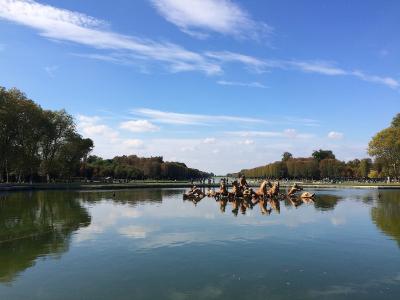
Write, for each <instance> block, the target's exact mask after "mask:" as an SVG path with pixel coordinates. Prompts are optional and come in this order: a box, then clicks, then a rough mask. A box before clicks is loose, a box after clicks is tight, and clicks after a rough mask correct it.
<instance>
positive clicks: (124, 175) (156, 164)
mask: <svg viewBox="0 0 400 300" xmlns="http://www.w3.org/2000/svg"><path fill="white" fill-rule="evenodd" d="M85 172H86V177H88V178H107V177H110V178H119V179H126V180H132V179H136V180H137V179H157V180H160V179H167V180H183V179H199V178H208V177H211V176H213V174H212V173H207V172H203V171H200V170H197V169H193V168H188V167H187V166H186V165H185V164H184V163H180V162H168V161H167V162H166V161H164V160H163V157H162V156H156V157H138V156H136V155H129V156H126V155H124V156H116V157H114V158H113V159H103V158H101V157H98V156H90V157H88V160H87V164H86V166H85Z"/></svg>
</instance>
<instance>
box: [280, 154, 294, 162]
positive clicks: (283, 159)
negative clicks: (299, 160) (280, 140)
mask: <svg viewBox="0 0 400 300" xmlns="http://www.w3.org/2000/svg"><path fill="white" fill-rule="evenodd" d="M291 158H293V155H292V153H290V152H285V153H283V154H282V161H288V160H289V159H291Z"/></svg>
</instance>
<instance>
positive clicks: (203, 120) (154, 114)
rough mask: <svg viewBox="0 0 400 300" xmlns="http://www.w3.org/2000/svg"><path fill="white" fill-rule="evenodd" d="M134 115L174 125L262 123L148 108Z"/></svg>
mask: <svg viewBox="0 0 400 300" xmlns="http://www.w3.org/2000/svg"><path fill="white" fill-rule="evenodd" d="M132 113H133V114H135V115H140V116H145V117H147V118H150V119H151V120H152V121H153V122H157V123H165V124H176V125H207V124H210V123H216V122H242V123H263V122H264V121H263V120H260V119H255V118H245V117H236V116H225V115H200V114H184V113H176V112H168V111H161V110H155V109H149V108H139V109H134V110H133V111H132Z"/></svg>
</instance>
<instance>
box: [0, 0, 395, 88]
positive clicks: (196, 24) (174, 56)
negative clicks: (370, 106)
mask: <svg viewBox="0 0 400 300" xmlns="http://www.w3.org/2000/svg"><path fill="white" fill-rule="evenodd" d="M189 3H190V4H189ZM193 3H195V5H194V4H193ZM153 4H154V5H155V6H156V7H157V8H158V9H159V10H160V11H162V12H163V13H165V16H167V15H168V18H171V19H170V21H171V22H173V23H174V22H175V23H176V24H177V25H178V26H180V28H181V29H185V30H189V31H192V32H193V30H194V31H196V29H199V28H200V29H204V28H209V29H208V31H216V32H221V33H224V34H232V35H238V36H241V35H243V36H244V37H246V34H248V32H252V33H254V34H258V33H257V30H255V29H254V28H255V26H256V24H258V23H255V22H254V21H252V20H251V18H250V17H249V16H248V15H247V14H246V13H245V12H244V11H243V10H242V9H240V8H239V6H238V5H236V4H234V3H233V2H232V1H228V0H219V1H216V0H201V1H200V0H196V1H195V2H193V1H183V0H154V1H153ZM196 5H197V7H200V8H201V9H200V12H197V10H196V9H194V7H196ZM214 6H215V7H216V9H215V10H210V11H209V12H208V14H206V15H203V17H201V16H202V14H203V13H204V9H208V8H209V7H214ZM170 7H172V8H174V9H173V10H172V11H171V12H167V11H166V9H167V8H170ZM221 7H222V8H221ZM202 12H203V13H202ZM186 13H187V14H188V15H187V16H185V14H186ZM212 13H215V16H214V15H213V14H212ZM191 14H194V15H191ZM221 15H222V16H226V17H221ZM230 15H232V16H234V18H233V19H234V20H233V19H232V20H233V21H232V20H231V16H230ZM183 16H184V17H185V20H184V21H182V22H181V21H179V20H180V19H179V18H180V17H183ZM195 16H196V17H195ZM0 19H4V20H8V21H10V22H14V23H17V24H21V25H24V26H27V27H30V28H33V29H35V30H37V31H38V32H39V34H40V35H41V36H43V37H45V38H48V39H51V40H57V41H66V42H72V43H77V44H80V45H84V46H87V47H89V48H92V49H94V50H95V51H96V53H90V54H75V55H80V56H85V57H88V58H91V59H97V60H103V61H108V62H112V63H119V64H136V63H138V62H139V64H144V63H146V64H149V65H151V64H152V63H158V64H160V65H162V66H164V67H166V68H167V70H168V71H170V72H187V71H196V72H202V73H204V74H207V75H218V74H222V73H223V68H222V67H223V65H224V64H226V63H239V64H242V65H243V66H245V67H246V68H247V69H249V70H251V71H253V72H256V73H263V72H266V71H270V70H272V69H280V70H285V71H292V70H297V71H301V72H306V73H315V74H321V75H327V76H349V77H354V78H358V79H360V80H363V81H366V82H371V83H376V84H381V85H384V86H387V87H390V88H392V89H399V88H400V81H399V80H398V79H395V78H392V77H389V76H378V75H374V74H368V73H366V72H364V71H360V70H351V69H348V68H341V67H337V66H336V65H335V64H333V63H330V62H324V61H320V60H310V61H301V60H287V59H286V60H285V59H265V58H257V57H254V56H250V55H245V54H241V53H235V52H230V51H198V52H196V51H191V50H187V49H186V48H184V47H182V46H180V45H177V44H174V43H171V42H165V41H163V42H159V41H155V40H151V39H144V38H139V37H136V36H132V35H125V34H120V33H117V32H114V31H112V30H111V29H110V25H109V24H108V23H107V22H105V21H103V20H99V19H96V18H93V17H91V16H88V15H86V14H82V13H79V12H75V11H70V10H66V9H61V8H57V7H54V6H50V5H45V4H41V3H38V2H35V1H32V0H0ZM219 19H220V23H218V20H219ZM175 23H174V24H175ZM207 24H208V25H207ZM218 24H219V25H218ZM217 25H218V26H217ZM258 25H259V24H258ZM253 27H254V28H253ZM252 28H253V29H254V30H250V29H252ZM196 32H197V31H196ZM245 33H246V34H245ZM141 69H143V70H146V71H147V69H146V68H143V67H142V66H141Z"/></svg>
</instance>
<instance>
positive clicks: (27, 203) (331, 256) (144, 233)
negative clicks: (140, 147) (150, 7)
mask: <svg viewBox="0 0 400 300" xmlns="http://www.w3.org/2000/svg"><path fill="white" fill-rule="evenodd" d="M183 192H184V190H183V189H143V190H125V191H115V195H113V194H114V192H113V191H84V192H74V191H50V192H49V191H46V192H18V193H0V299H312V298H315V299H377V298H380V299H400V248H399V247H400V191H395V190H386V191H380V192H379V193H378V191H377V190H351V189H345V190H315V191H313V192H316V193H317V198H316V199H315V202H309V203H303V202H302V203H300V202H291V201H281V202H280V203H279V202H278V203H268V204H267V205H265V207H263V206H262V205H256V206H254V207H253V208H250V207H239V208H236V209H235V208H234V207H232V204H231V203H229V202H228V203H223V202H216V201H215V200H214V199H211V198H204V199H203V200H201V201H200V202H198V203H193V202H192V201H183V200H182V194H183Z"/></svg>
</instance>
